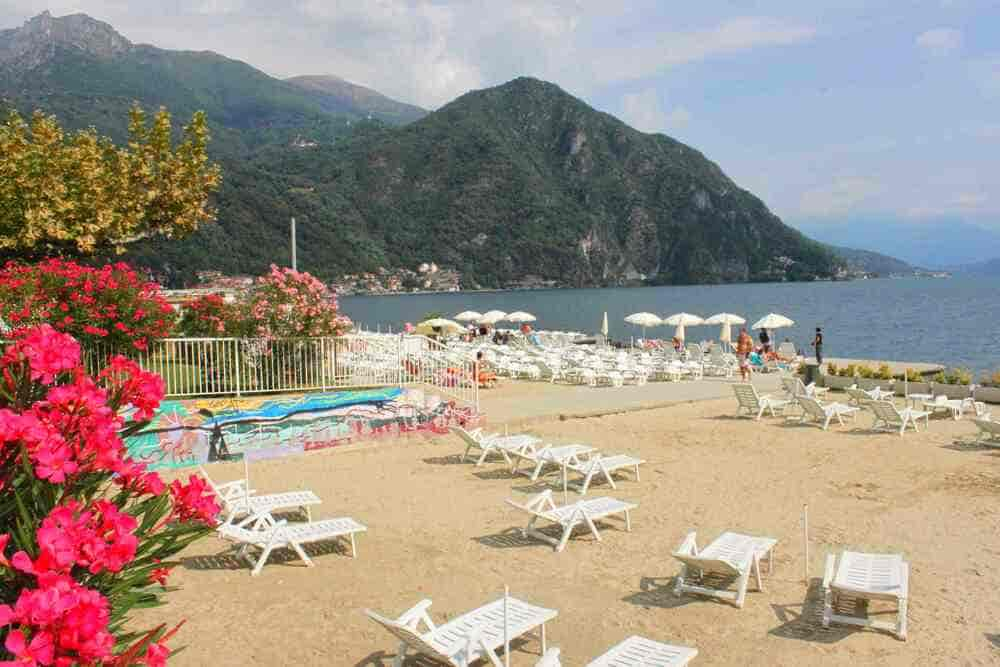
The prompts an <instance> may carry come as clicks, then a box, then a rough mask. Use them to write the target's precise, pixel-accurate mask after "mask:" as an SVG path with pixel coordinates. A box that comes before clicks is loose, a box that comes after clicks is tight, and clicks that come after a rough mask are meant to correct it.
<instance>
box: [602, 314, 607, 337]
mask: <svg viewBox="0 0 1000 667" xmlns="http://www.w3.org/2000/svg"><path fill="white" fill-rule="evenodd" d="M601 335H602V336H604V337H605V338H607V337H608V311H606V310H605V311H604V319H603V320H601Z"/></svg>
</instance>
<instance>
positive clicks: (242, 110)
mask: <svg viewBox="0 0 1000 667" xmlns="http://www.w3.org/2000/svg"><path fill="white" fill-rule="evenodd" d="M0 100H6V101H7V103H8V104H9V105H11V106H13V107H15V108H17V109H19V110H20V111H22V112H23V113H30V112H31V111H32V110H34V109H35V108H42V109H44V110H46V111H47V112H49V113H53V114H55V115H57V116H59V117H60V120H61V121H62V122H63V123H64V124H66V125H68V126H70V127H86V126H90V125H93V126H95V127H97V128H98V129H99V130H100V131H102V132H105V133H109V134H111V136H113V137H114V138H115V139H118V140H121V139H123V138H124V133H125V129H126V123H125V119H126V112H127V110H128V107H129V106H130V105H131V104H132V102H133V101H134V100H138V101H139V102H140V103H142V104H143V105H145V106H146V107H152V108H155V107H158V106H161V105H162V106H165V107H167V108H168V109H170V111H171V112H172V113H173V114H174V116H175V117H176V118H177V119H178V120H180V119H187V118H190V116H191V114H192V113H194V112H195V111H197V110H204V111H205V112H206V113H207V115H208V118H209V123H210V126H211V128H212V130H213V132H214V134H215V136H216V138H217V141H216V142H215V145H214V147H215V150H216V151H217V152H220V153H221V152H224V153H227V154H233V155H240V154H242V153H245V152H246V151H248V150H252V149H253V148H256V147H258V146H260V145H264V144H266V143H271V142H290V141H291V140H293V139H295V138H297V137H304V138H305V139H309V140H314V141H319V142H329V141H333V140H335V139H336V138H338V137H340V136H344V135H346V134H349V133H350V132H351V127H352V125H351V124H352V123H356V122H357V121H361V120H367V119H368V118H369V117H371V118H372V119H374V120H377V121H381V122H385V123H390V124H391V123H399V122H404V121H405V120H406V118H405V114H404V113H403V112H402V111H401V110H400V109H393V108H391V107H390V105H389V104H388V103H389V102H392V101H391V100H388V98H384V97H382V96H380V95H378V93H375V92H374V91H372V94H371V95H368V96H365V95H356V96H354V97H350V96H345V95H344V94H333V93H330V92H324V91H323V90H320V89H316V88H308V87H303V86H301V85H296V84H294V83H290V82H287V81H281V80H280V79H276V78H273V77H271V76H268V75H267V74H265V73H264V72H261V71H259V70H257V69H254V68H253V67H251V66H250V65H247V64H246V63H243V62H240V61H237V60H231V59H229V58H226V57H224V56H221V55H219V54H217V53H213V52H210V51H199V52H194V51H170V50H165V49H159V48H156V47H154V46H149V45H144V44H133V43H132V42H131V41H129V40H128V39H127V38H125V37H123V36H122V35H120V34H118V33H117V32H116V31H115V30H114V28H113V27H112V26H110V25H108V24H107V23H103V22H101V21H98V20H96V19H93V18H91V17H89V16H87V15H86V14H74V15H70V16H63V17H54V16H52V15H51V14H50V13H49V12H43V13H42V14H40V15H38V16H36V17H34V18H32V19H31V20H29V21H28V22H27V23H25V25H24V26H22V27H21V28H18V29H14V30H5V31H3V32H0ZM368 100H373V104H372V105H369V104H368ZM402 106H404V107H405V106H406V105H402ZM383 108H388V109H389V110H388V111H383ZM411 115H412V114H411Z"/></svg>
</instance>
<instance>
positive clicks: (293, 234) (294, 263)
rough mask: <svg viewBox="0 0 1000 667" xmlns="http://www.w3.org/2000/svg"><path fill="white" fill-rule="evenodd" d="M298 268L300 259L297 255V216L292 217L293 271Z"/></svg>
mask: <svg viewBox="0 0 1000 667" xmlns="http://www.w3.org/2000/svg"><path fill="white" fill-rule="evenodd" d="M298 270H299V268H298V261H296V257H295V218H292V271H298Z"/></svg>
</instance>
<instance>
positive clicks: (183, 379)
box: [87, 334, 479, 409]
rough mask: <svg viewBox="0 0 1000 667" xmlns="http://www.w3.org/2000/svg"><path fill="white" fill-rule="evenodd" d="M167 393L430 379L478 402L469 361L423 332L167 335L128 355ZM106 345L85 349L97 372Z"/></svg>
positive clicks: (336, 386) (347, 385)
mask: <svg viewBox="0 0 1000 667" xmlns="http://www.w3.org/2000/svg"><path fill="white" fill-rule="evenodd" d="M129 356H130V357H132V358H133V359H135V360H136V361H137V362H138V363H139V364H140V365H141V366H142V367H143V368H144V369H146V370H149V371H153V372H155V373H157V374H159V375H160V376H161V377H162V378H163V380H164V382H165V383H166V393H167V396H170V397H185V396H220V395H227V394H232V395H236V396H242V395H244V394H255V393H257V394H259V393H278V392H288V391H312V390H327V389H348V388H354V387H384V386H400V387H401V386H410V385H418V384H423V385H428V386H429V387H431V388H433V389H435V390H436V391H438V392H439V393H442V394H445V395H448V396H450V397H452V398H456V399H458V400H460V401H462V402H464V403H467V404H469V405H473V406H475V407H476V408H477V409H478V407H479V384H478V382H477V381H476V378H475V370H476V369H475V361H474V360H473V359H470V358H469V357H468V356H466V355H465V354H463V353H458V352H455V351H450V350H448V348H446V347H444V346H442V345H440V344H439V343H436V342H434V341H432V340H430V339H428V338H424V337H423V336H398V335H396V336H393V335H388V334H387V335H375V334H372V335H349V336H339V337H336V338H294V339H283V338H278V339H264V338H249V339H244V338H166V339H163V340H159V341H157V342H156V343H155V344H153V345H151V346H150V349H149V350H146V351H145V352H133V353H130V354H129ZM106 359H107V352H106V351H103V350H91V351H90V352H88V354H87V365H88V369H89V370H91V371H92V372H96V371H97V370H99V369H100V367H101V366H102V365H103V364H104V362H105V360H106Z"/></svg>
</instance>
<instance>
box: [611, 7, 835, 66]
mask: <svg viewBox="0 0 1000 667" xmlns="http://www.w3.org/2000/svg"><path fill="white" fill-rule="evenodd" d="M815 34H816V30H815V28H813V27H811V26H807V25H800V24H796V23H786V22H784V21H781V20H778V19H769V18H758V17H743V18H735V19H729V20H726V21H723V22H722V23H719V24H718V25H715V26H713V27H710V28H703V29H699V30H690V31H663V32H659V33H657V34H656V35H654V36H653V38H651V39H649V40H646V41H645V42H642V43H638V44H634V45H631V46H628V45H626V46H620V47H615V48H613V49H607V50H605V51H604V52H603V53H600V52H599V53H598V55H597V57H596V58H595V60H596V63H595V65H594V70H595V75H596V77H597V78H598V80H600V81H603V82H616V81H623V80H629V79H641V78H645V77H649V76H653V75H655V74H658V73H660V72H662V71H663V70H665V69H668V68H670V67H674V66H678V65H684V64H687V63H693V62H698V61H702V60H707V59H709V58H713V57H717V56H724V55H732V54H736V53H740V52H744V51H749V50H751V49H755V48H762V47H773V46H787V45H791V44H798V43H801V42H805V41H808V40H810V39H812V37H813V36H814V35H815Z"/></svg>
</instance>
